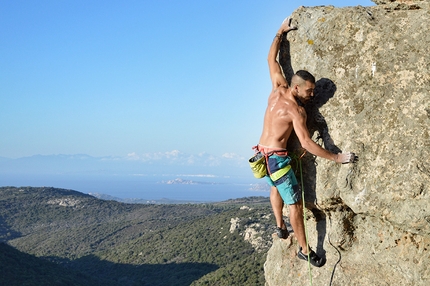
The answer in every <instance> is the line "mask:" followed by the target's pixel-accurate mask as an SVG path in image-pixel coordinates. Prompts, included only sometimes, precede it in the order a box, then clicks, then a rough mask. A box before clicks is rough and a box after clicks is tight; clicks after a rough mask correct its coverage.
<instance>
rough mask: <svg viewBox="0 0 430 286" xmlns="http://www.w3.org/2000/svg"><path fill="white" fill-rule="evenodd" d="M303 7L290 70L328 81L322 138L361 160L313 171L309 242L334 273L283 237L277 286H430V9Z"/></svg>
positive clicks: (273, 255) (386, 2)
mask: <svg viewBox="0 0 430 286" xmlns="http://www.w3.org/2000/svg"><path fill="white" fill-rule="evenodd" d="M374 2H375V3H376V4H378V5H376V6H371V7H361V6H358V7H346V8H335V7H333V6H321V7H300V8H298V9H297V10H296V11H295V12H294V13H293V14H292V15H291V17H292V18H293V23H294V24H296V25H297V26H298V27H299V29H298V30H297V31H293V32H291V33H289V34H288V36H287V40H288V41H286V40H284V41H283V43H282V47H281V52H280V62H281V65H282V67H283V70H284V73H285V75H286V77H287V79H288V78H290V77H291V74H292V72H293V71H297V70H299V69H306V70H308V71H310V72H312V73H313V74H314V75H315V77H316V79H317V81H318V82H317V86H316V92H315V93H316V98H315V100H314V103H313V105H312V106H309V107H308V108H307V109H308V114H309V118H310V119H311V118H312V119H313V120H309V122H308V125H309V129H310V132H311V133H312V136H313V139H314V140H315V141H317V142H319V143H321V145H323V146H324V147H325V148H327V149H330V150H332V151H339V150H344V151H353V152H356V153H357V154H358V156H359V161H358V162H357V163H356V164H353V165H336V164H334V163H333V162H329V161H327V160H324V159H320V158H313V157H312V156H307V157H306V158H305V160H304V162H303V169H304V175H303V176H304V179H305V182H306V183H305V197H306V201H307V205H308V207H309V209H312V210H308V211H307V221H306V222H307V229H308V232H309V243H310V245H311V247H312V248H313V249H315V250H316V251H317V252H318V253H319V254H320V255H325V256H326V258H327V264H326V265H325V266H324V267H322V268H312V269H311V270H312V272H311V275H309V269H308V265H307V263H305V262H303V261H301V260H298V259H297V258H296V257H295V255H296V252H297V248H298V246H297V242H296V240H295V239H291V237H290V238H289V239H287V240H280V239H278V238H277V237H273V245H272V247H271V249H270V250H269V252H268V255H267V261H266V264H265V276H266V285H267V286H276V285H309V282H310V281H309V280H310V279H311V278H310V277H312V282H313V285H430V267H429V266H430V207H429V206H430V200H429V198H430V193H429V192H430V159H429V158H430V139H429V126H430V103H429V102H430V100H429V98H430V70H429V67H430V57H429V55H430V33H429V31H428V30H429V23H430V9H429V7H430V5H429V4H430V1H429V0H427V1H418V0H417V1H406V0H399V1H391V0H375V1H374Z"/></svg>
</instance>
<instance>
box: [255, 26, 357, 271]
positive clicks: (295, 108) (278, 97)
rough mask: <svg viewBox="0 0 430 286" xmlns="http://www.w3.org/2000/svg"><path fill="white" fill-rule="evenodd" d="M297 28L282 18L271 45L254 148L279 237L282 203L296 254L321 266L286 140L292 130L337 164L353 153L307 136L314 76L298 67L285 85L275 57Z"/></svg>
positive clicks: (285, 234)
mask: <svg viewBox="0 0 430 286" xmlns="http://www.w3.org/2000/svg"><path fill="white" fill-rule="evenodd" d="M296 29H297V28H296V27H293V26H291V19H288V20H286V21H284V22H283V23H282V25H281V27H280V28H279V30H278V33H277V34H276V36H275V38H274V39H273V43H272V45H271V47H270V51H269V56H268V62H269V70H270V78H271V80H272V92H271V93H270V95H269V100H268V106H267V109H266V113H265V115H264V125H263V132H262V135H261V138H260V142H259V144H258V145H257V149H258V150H259V151H260V152H262V153H263V154H265V155H266V156H267V157H266V158H267V159H266V164H267V172H268V175H267V176H266V177H265V178H266V179H267V181H268V183H269V185H270V186H271V190H270V202H271V204H272V209H273V212H274V215H275V219H276V224H277V234H278V236H279V237H280V238H287V237H288V230H287V228H286V225H285V223H284V221H283V219H282V208H283V204H284V203H285V204H287V205H288V206H289V210H290V222H291V225H292V227H293V230H294V234H295V236H296V237H297V240H298V243H299V245H300V249H299V252H298V254H297V256H298V257H299V258H300V259H303V260H306V261H307V260H308V258H309V259H310V263H311V264H312V265H314V266H317V267H321V266H323V265H324V263H325V259H324V258H320V257H318V256H317V255H316V253H315V252H314V251H313V250H311V249H310V248H308V246H307V243H306V236H305V229H304V222H303V205H302V201H301V193H300V191H299V186H298V183H297V179H296V177H295V175H294V172H293V170H291V166H290V164H289V163H290V161H291V158H290V157H289V156H287V152H286V148H287V141H288V138H289V137H290V135H291V132H292V131H293V129H294V131H295V133H296V135H297V137H298V139H299V141H300V143H301V145H302V147H303V148H304V149H306V150H307V151H308V152H310V153H312V154H313V155H316V156H319V157H323V158H326V159H328V160H332V161H335V162H336V163H352V162H354V160H355V154H354V153H343V154H333V153H331V152H329V151H327V150H326V149H324V148H322V147H320V146H319V145H318V144H316V143H315V142H314V141H312V139H311V138H310V136H309V131H308V129H307V127H306V112H305V109H304V108H303V105H304V104H306V103H307V102H308V101H309V100H310V99H311V98H312V97H313V96H314V94H313V92H314V88H315V78H314V76H313V75H312V74H310V73H309V72H307V71H304V70H299V71H297V72H296V73H295V74H294V75H293V77H292V79H291V86H288V83H287V81H286V79H285V78H284V76H283V74H282V72H281V67H280V65H279V63H278V61H277V60H276V56H277V54H278V52H279V46H280V43H281V41H282V37H283V34H284V33H288V32H289V31H291V30H296ZM269 174H270V176H269Z"/></svg>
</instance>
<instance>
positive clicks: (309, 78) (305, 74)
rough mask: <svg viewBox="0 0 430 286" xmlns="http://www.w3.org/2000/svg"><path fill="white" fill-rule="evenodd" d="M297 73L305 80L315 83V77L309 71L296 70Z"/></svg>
mask: <svg viewBox="0 0 430 286" xmlns="http://www.w3.org/2000/svg"><path fill="white" fill-rule="evenodd" d="M296 75H297V76H298V77H300V78H301V79H303V80H305V81H310V82H311V83H315V77H314V76H313V75H312V74H311V73H310V72H308V71H305V70H299V71H297V72H296Z"/></svg>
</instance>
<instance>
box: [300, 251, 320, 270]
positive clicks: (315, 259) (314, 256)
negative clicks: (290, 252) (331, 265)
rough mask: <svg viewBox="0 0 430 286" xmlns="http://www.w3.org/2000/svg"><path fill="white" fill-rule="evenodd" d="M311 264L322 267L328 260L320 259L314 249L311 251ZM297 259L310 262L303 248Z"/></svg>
mask: <svg viewBox="0 0 430 286" xmlns="http://www.w3.org/2000/svg"><path fill="white" fill-rule="evenodd" d="M309 250H310V253H309V262H310V263H311V264H312V265H313V266H315V267H321V266H323V265H324V264H325V262H326V259H325V258H324V257H319V256H318V255H317V254H316V253H315V252H314V251H313V250H312V249H309ZM297 257H298V258H300V259H303V260H305V261H308V255H305V254H303V252H302V248H301V247H300V249H299V252H298V253H297Z"/></svg>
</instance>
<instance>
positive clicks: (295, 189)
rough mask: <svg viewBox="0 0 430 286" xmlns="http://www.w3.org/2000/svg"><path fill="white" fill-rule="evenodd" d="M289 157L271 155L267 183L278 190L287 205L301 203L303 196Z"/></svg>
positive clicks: (268, 162) (268, 163) (268, 161)
mask: <svg viewBox="0 0 430 286" xmlns="http://www.w3.org/2000/svg"><path fill="white" fill-rule="evenodd" d="M290 162H291V158H290V157H289V156H279V155H276V154H273V155H270V156H269V158H268V160H267V175H266V177H265V178H266V180H267V183H268V184H269V185H270V186H272V187H276V188H277V189H278V192H279V194H280V195H281V198H282V200H283V201H284V203H286V204H287V205H292V204H295V203H297V202H298V201H300V199H301V194H300V189H299V184H298V183H297V179H296V176H295V175H294V172H293V170H292V169H291V165H290Z"/></svg>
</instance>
